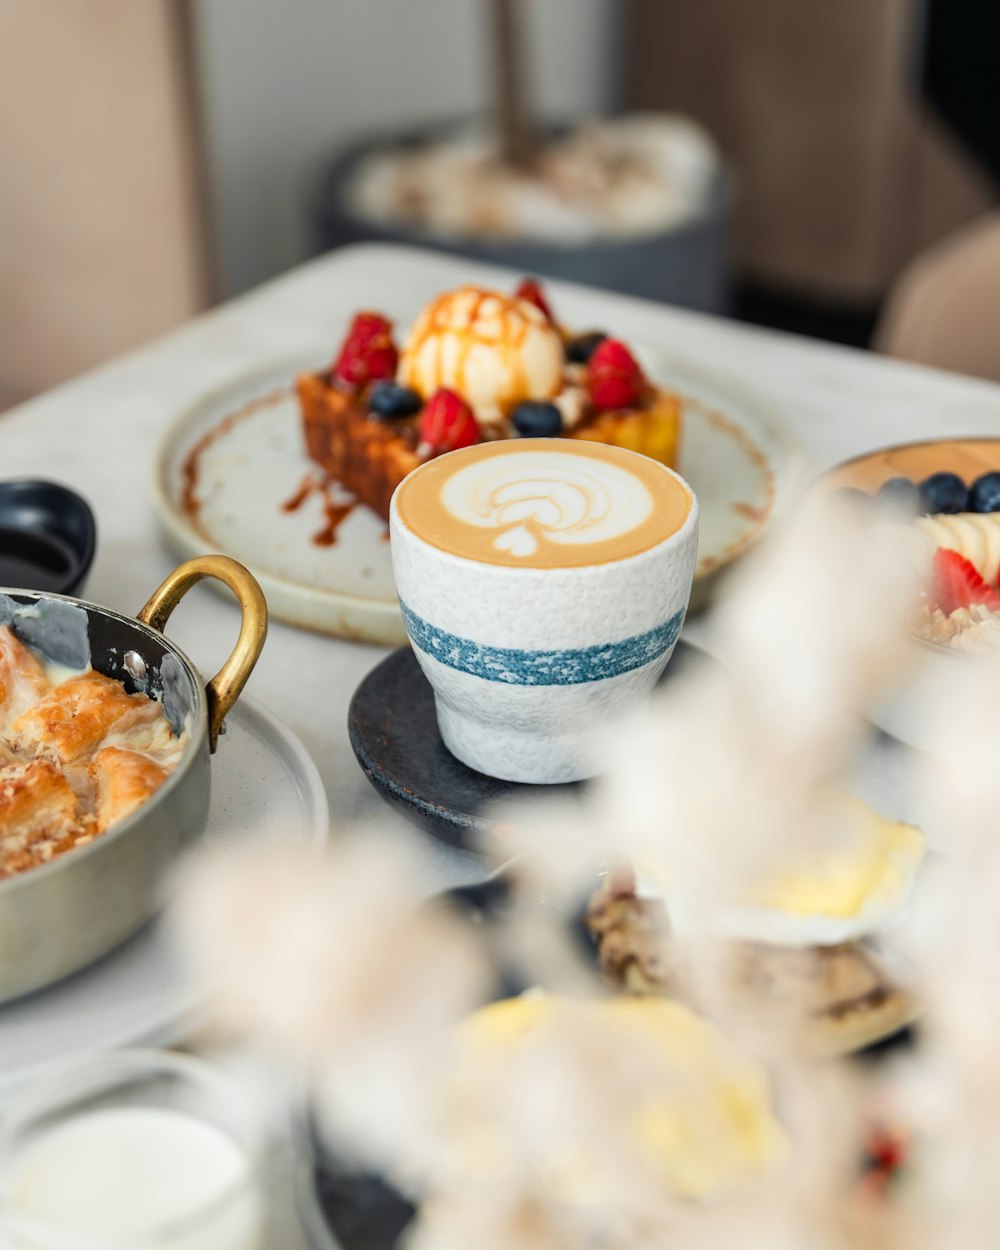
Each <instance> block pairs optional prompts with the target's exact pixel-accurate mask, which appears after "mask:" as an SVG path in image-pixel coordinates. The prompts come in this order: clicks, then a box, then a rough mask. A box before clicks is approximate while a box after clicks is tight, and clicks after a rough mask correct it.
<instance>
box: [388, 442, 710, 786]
mask: <svg viewBox="0 0 1000 1250" xmlns="http://www.w3.org/2000/svg"><path fill="white" fill-rule="evenodd" d="M533 441H537V440H533ZM543 442H544V444H545V446H546V447H549V446H550V445H554V441H553V442H552V443H550V440H543ZM460 454H461V453H456V458H457V457H458V456H460ZM528 455H529V457H530V455H531V453H530V452H529V453H528ZM632 455H633V453H630V452H629V453H626V452H622V453H619V454H618V455H617V456H610V455H609V457H608V459H609V461H610V462H611V463H614V464H618V463H619V462H620V463H621V464H622V465H627V462H628V460H629V459H630V458H631V456H632ZM504 459H507V457H504ZM574 459H575V457H574ZM640 459H641V458H640ZM645 463H647V464H648V463H649V462H648V461H646V462H645ZM425 471H426V470H425ZM420 472H421V470H418V471H417V474H415V475H414V477H413V478H412V479H411V480H412V481H416V480H417V476H418V474H419V473H420ZM662 474H663V475H664V476H665V477H666V476H667V475H669V476H670V477H676V475H674V474H671V473H670V470H668V469H662ZM400 489H401V491H403V492H405V491H406V489H407V488H406V487H405V486H404V487H401V488H400ZM398 501H399V492H397V494H396V495H395V496H394V497H393V501H392V507H391V511H390V517H389V529H390V534H391V548H392V563H393V572H394V574H395V579H396V591H397V593H398V595H399V599H400V603H401V605H402V608H403V619H404V621H405V624H406V628H407V632H408V634H409V636H410V642H411V643H412V645H413V648H414V652H415V654H416V657H417V660H418V662H419V663H420V666H421V668H422V669H423V670H424V673H425V674H426V676H427V679H428V681H429V682H430V683H431V685H432V686H433V688H434V693H435V696H436V698H435V702H436V706H437V718H438V726H439V728H440V730H441V736H442V738H443V739H444V741H445V743H446V745H447V746H448V748H449V750H450V751H451V752H452V754H453V755H455V756H457V757H458V759H460V760H461V761H462V762H463V763H464V764H466V765H468V767H470V768H473V769H476V770H477V771H478V772H482V773H486V774H488V775H489V776H493V777H499V778H502V779H504V780H508V781H523V782H530V783H532V784H536V785H537V784H558V783H560V782H566V781H579V780H581V779H582V778H584V777H592V776H593V775H594V774H595V773H597V772H599V771H600V766H601V759H602V756H603V751H602V746H603V744H604V743H605V742H606V739H607V734H608V733H609V732H613V727H614V725H615V723H616V722H617V721H619V720H620V718H621V717H622V716H623V715H624V714H626V713H627V712H629V711H630V710H631V709H633V708H634V707H635V705H636V703H637V702H638V701H640V700H641V699H642V698H643V697H644V696H645V695H647V694H648V693H649V692H650V691H651V690H652V688H653V686H654V685H655V683H656V679H657V678H658V677H659V675H660V673H662V671H663V669H664V668H665V667H666V665H667V662H668V661H669V659H670V655H671V653H672V651H673V649H674V644H675V643H676V641H677V637H678V635H679V634H680V630H681V625H682V624H683V622H684V615H685V613H686V611H687V606H688V600H689V599H690V597H691V583H692V579H693V577H694V569H695V563H696V560H697V553H698V504H697V501H696V500H695V499H694V497H693V496H692V498H691V507H690V511H689V513H688V515H687V518H686V519H685V520H684V522H683V524H682V525H681V527H680V529H678V530H677V531H676V532H675V533H673V534H671V535H670V536H669V537H668V538H666V539H665V540H663V541H661V542H659V543H657V544H656V545H655V546H652V547H649V548H648V549H647V550H645V551H642V552H640V553H639V554H638V555H633V556H629V557H628V558H626V559H619V560H611V561H608V562H606V563H603V564H591V565H582V566H579V567H576V568H565V567H563V568H519V567H517V566H516V565H515V564H488V563H485V562H482V561H479V560H471V559H465V558H463V557H459V556H456V555H454V554H452V553H451V552H447V551H443V550H442V549H441V548H439V547H436V546H432V545H431V544H430V543H428V542H425V541H424V540H423V539H422V538H419V537H418V536H417V535H416V534H415V533H414V532H413V531H412V530H411V529H410V528H408V527H407V525H406V524H405V523H404V522H403V520H402V519H401V514H400V508H399V503H398ZM498 541H500V540H498Z"/></svg>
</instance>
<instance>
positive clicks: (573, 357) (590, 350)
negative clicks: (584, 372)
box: [566, 330, 608, 365]
mask: <svg viewBox="0 0 1000 1250" xmlns="http://www.w3.org/2000/svg"><path fill="white" fill-rule="evenodd" d="M607 337H608V336H607V335H606V334H603V333H602V332H601V331H600V330H591V331H590V332H589V333H588V334H578V335H577V336H576V338H572V339H570V340H569V342H568V343H567V344H566V359H567V360H568V361H569V363H570V364H571V365H585V364H586V363H587V362H588V361H589V360H590V358H591V356H593V354H594V352H595V351H596V350H597V349H598V347H600V345H601V344H602V343H603V342H604V340H605V339H606V338H607Z"/></svg>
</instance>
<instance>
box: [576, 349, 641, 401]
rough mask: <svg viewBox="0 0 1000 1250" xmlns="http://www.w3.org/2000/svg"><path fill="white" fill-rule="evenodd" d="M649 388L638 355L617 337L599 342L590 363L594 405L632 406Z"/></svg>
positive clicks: (591, 390) (588, 376) (588, 386)
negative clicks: (636, 357)
mask: <svg viewBox="0 0 1000 1250" xmlns="http://www.w3.org/2000/svg"><path fill="white" fill-rule="evenodd" d="M645 387H646V379H645V377H644V376H643V373H642V370H641V369H640V368H639V366H638V364H637V363H636V360H635V357H634V356H633V355H632V353H631V352H630V351H629V349H628V348H627V347H626V346H625V344H624V343H621V342H619V340H618V339H605V340H604V342H603V343H600V344H599V345H598V346H597V347H596V348H595V349H594V352H593V354H592V356H591V357H590V360H589V362H588V364H587V390H588V391H589V392H590V400H591V403H592V404H593V405H594V407H595V408H630V407H631V406H632V405H633V404H635V403H637V402H638V400H639V399H640V398H641V396H642V392H643V391H644V389H645Z"/></svg>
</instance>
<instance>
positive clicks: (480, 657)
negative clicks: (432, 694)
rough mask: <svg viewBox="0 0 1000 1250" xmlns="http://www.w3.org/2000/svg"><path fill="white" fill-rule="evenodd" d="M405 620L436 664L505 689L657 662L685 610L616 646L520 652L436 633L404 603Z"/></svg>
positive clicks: (575, 681) (564, 682)
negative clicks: (494, 683) (480, 678)
mask: <svg viewBox="0 0 1000 1250" xmlns="http://www.w3.org/2000/svg"><path fill="white" fill-rule="evenodd" d="M399 606H400V607H401V608H402V610H403V620H404V622H405V624H406V632H407V633H408V634H409V635H410V641H411V642H412V643H413V645H414V646H415V647H418V648H419V649H420V650H421V651H423V652H425V654H427V655H429V656H433V658H434V659H435V660H437V661H438V663H440V664H446V665H447V666H448V668H454V669H457V670H458V671H459V672H460V673H470V674H471V675H472V676H473V677H482V678H483V680H484V681H499V682H503V683H504V684H505V685H508V686H579V685H583V684H584V683H585V682H589V681H604V680H605V678H608V677H619V676H620V675H621V674H622V673H630V672H632V670H633V669H637V668H643V667H644V666H645V665H646V664H651V663H652V662H653V661H654V660H658V659H659V658H660V656H661V655H663V653H664V652H665V651H669V650H670V648H671V647H672V646H673V645H674V643H675V642H676V641H677V635H678V634H679V633H680V632H681V625H683V623H684V611H683V610H681V611H680V612H677V613H675V615H674V616H672V617H671V618H670V620H669V621H665V622H664V623H663V624H662V625H657V626H656V627H655V629H650V630H647V631H646V632H645V633H644V634H636V635H634V637H632V638H622V639H621V640H620V641H619V642H608V643H604V644H603V645H602V644H599V645H598V646H594V647H577V648H563V649H560V650H556V651H519V650H516V649H514V648H512V647H487V646H484V645H483V644H482V643H479V642H473V641H472V640H471V639H469V638H459V637H458V636H457V635H456V634H449V633H448V631H447V630H444V629H438V627H437V626H436V625H431V624H429V623H428V622H427V621H425V620H424V619H423V618H422V617H420V616H417V614H416V613H415V612H412V611H411V610H410V609H409V608H408V607H407V606H406V604H405V603H400V605H399Z"/></svg>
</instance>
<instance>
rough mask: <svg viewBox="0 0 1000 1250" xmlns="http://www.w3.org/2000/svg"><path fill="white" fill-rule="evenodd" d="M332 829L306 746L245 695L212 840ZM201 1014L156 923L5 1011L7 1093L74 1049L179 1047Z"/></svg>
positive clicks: (215, 785) (316, 834) (222, 746)
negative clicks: (184, 1030) (185, 1029)
mask: <svg viewBox="0 0 1000 1250" xmlns="http://www.w3.org/2000/svg"><path fill="white" fill-rule="evenodd" d="M329 823H330V816H329V808H328V805H327V798H326V791H325V790H324V788H323V783H322V781H321V780H320V777H319V774H318V773H317V771H316V766H315V764H314V763H313V762H312V760H311V759H310V758H309V755H308V754H307V752H306V750H305V748H304V747H303V746H302V744H301V743H300V742H299V741H298V739H297V738H295V737H294V735H293V734H292V733H291V732H290V731H289V730H288V729H286V728H285V726H284V725H282V724H281V722H280V721H279V720H277V719H276V718H275V717H274V716H273V715H272V714H271V713H269V712H267V711H265V710H264V709H263V708H261V707H260V706H258V705H255V704H254V703H253V702H252V701H251V700H248V699H246V698H245V697H244V698H243V699H241V700H240V702H239V703H238V704H237V705H236V707H235V708H234V709H233V711H232V712H231V713H230V715H229V718H228V720H227V723H226V733H225V734H224V735H223V737H222V739H221V740H220V742H219V749H218V751H217V753H216V755H215V756H214V757H213V760H212V799H211V805H210V807H209V812H208V820H207V823H206V826H205V833H204V839H205V842H206V844H207V845H208V846H225V845H228V844H231V843H235V842H237V841H239V842H243V841H244V840H246V839H250V838H258V839H260V838H266V837H278V838H281V839H282V840H287V841H288V843H289V844H290V845H295V844H296V843H298V844H300V845H309V844H312V845H316V846H319V845H321V844H322V843H323V842H324V841H325V840H326V837H327V834H328V831H329ZM196 1008H197V1003H196V1001H195V999H194V998H193V996H192V993H191V988H190V986H189V985H187V984H186V983H185V981H184V979H183V977H182V976H181V972H180V968H179V967H178V963H177V959H176V956H175V953H174V950H173V946H172V943H171V942H170V940H169V936H168V933H167V931H166V928H165V926H164V925H162V924H161V923H160V922H159V921H154V922H153V923H152V924H148V925H146V927H145V928H143V929H142V930H140V932H139V933H137V934H136V936H135V937H133V938H132V939H131V940H130V941H129V942H127V943H126V944H125V945H124V946H122V947H120V948H119V949H118V950H116V951H114V952H113V953H112V954H111V955H109V956H107V958H105V959H102V960H101V961H100V962H99V963H96V964H93V965H91V967H89V968H86V969H84V970H83V971H82V972H78V973H77V974H76V975H75V976H72V977H69V978H67V979H66V980H64V981H60V982H59V983H58V985H54V986H51V987H50V988H49V989H47V990H44V991H42V992H41V993H38V994H33V995H32V996H31V997H30V998H23V999H20V1000H19V1001H18V1002H14V1003H8V1004H6V1005H5V1006H3V1007H0V1095H2V1093H3V1092H4V1091H6V1090H8V1089H10V1088H12V1087H13V1086H14V1085H16V1084H19V1083H20V1082H21V1081H23V1080H25V1079H27V1078H28V1077H29V1076H30V1075H31V1073H32V1071H33V1070H34V1069H35V1068H37V1067H39V1066H41V1065H42V1064H45V1063H51V1062H56V1061H58V1060H61V1059H66V1058H69V1057H70V1056H71V1055H72V1054H74V1053H79V1052H81V1051H87V1050H96V1049H99V1048H106V1047H110V1046H158V1045H169V1044H172V1043H174V1042H176V1041H177V1040H178V1037H179V1035H180V1033H181V1029H182V1027H187V1026H189V1025H190V1024H191V1019H192V1014H193V1013H194V1012H195V1010H196Z"/></svg>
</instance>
